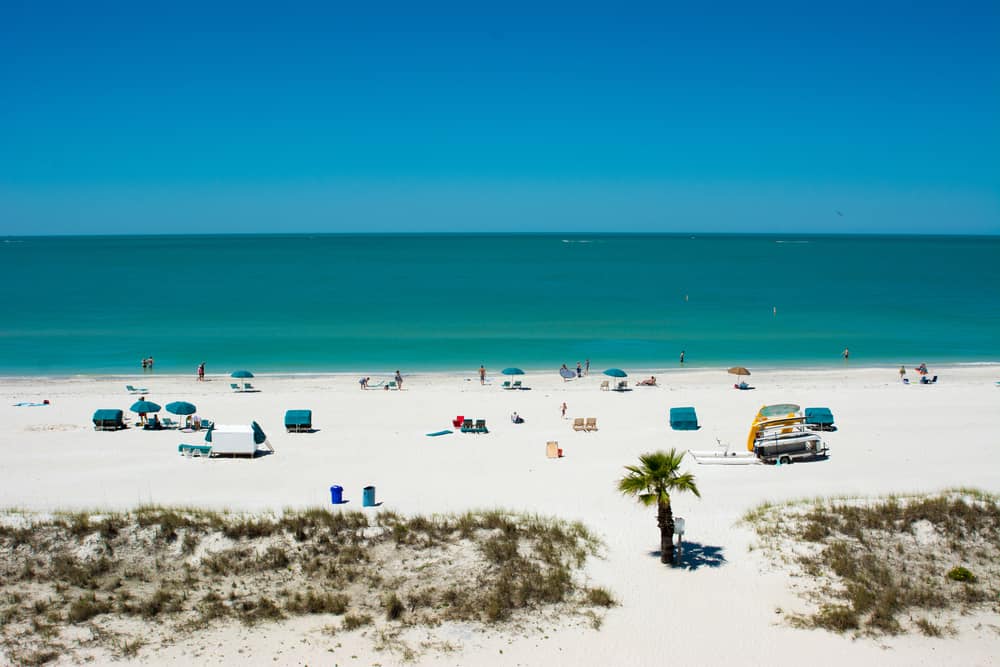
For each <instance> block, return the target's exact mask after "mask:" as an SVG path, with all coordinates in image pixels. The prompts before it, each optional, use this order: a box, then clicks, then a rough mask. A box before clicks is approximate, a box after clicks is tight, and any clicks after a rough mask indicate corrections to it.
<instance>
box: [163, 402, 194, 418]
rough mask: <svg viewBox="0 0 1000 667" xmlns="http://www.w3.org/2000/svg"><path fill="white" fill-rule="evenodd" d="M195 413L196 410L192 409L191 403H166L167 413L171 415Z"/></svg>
mask: <svg viewBox="0 0 1000 667" xmlns="http://www.w3.org/2000/svg"><path fill="white" fill-rule="evenodd" d="M197 411H198V408H196V407H194V404H193V403H188V402H187V401H174V402H173V403H167V412H169V413H170V414H172V415H193V414H194V413H195V412H197Z"/></svg>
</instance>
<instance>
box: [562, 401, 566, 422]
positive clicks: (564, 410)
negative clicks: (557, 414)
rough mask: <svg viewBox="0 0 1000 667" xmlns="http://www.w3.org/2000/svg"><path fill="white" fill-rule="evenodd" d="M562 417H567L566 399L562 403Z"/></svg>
mask: <svg viewBox="0 0 1000 667" xmlns="http://www.w3.org/2000/svg"><path fill="white" fill-rule="evenodd" d="M562 418H563V419H566V401H563V404H562Z"/></svg>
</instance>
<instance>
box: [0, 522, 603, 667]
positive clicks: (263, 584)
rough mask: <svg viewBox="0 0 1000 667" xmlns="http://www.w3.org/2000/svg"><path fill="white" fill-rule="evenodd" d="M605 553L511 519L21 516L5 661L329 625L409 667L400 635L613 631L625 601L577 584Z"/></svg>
mask: <svg viewBox="0 0 1000 667" xmlns="http://www.w3.org/2000/svg"><path fill="white" fill-rule="evenodd" d="M26 525H27V526H30V529H29V528H25V526H26ZM15 526H17V527H15ZM600 549H601V543H600V541H599V540H598V539H597V538H596V537H595V536H594V535H593V534H592V533H591V532H590V531H589V530H588V529H587V528H586V527H585V526H583V525H582V524H580V523H573V522H567V521H560V520H554V519H550V518H547V517H542V516H537V515H531V514H522V513H516V512H508V511H505V510H500V509H490V510H480V511H470V512H466V513H463V514H461V515H433V516H404V515H400V514H398V513H395V512H388V511H383V512H380V513H377V514H373V515H366V514H364V513H361V512H350V511H345V512H331V511H329V510H325V509H316V508H313V509H306V510H297V509H285V510H283V511H281V512H277V513H260V514H245V513H240V514H237V513H231V512H226V511H213V510H201V509H197V508H191V507H161V506H142V507H139V508H137V509H136V510H134V511H131V512H119V513H108V512H103V511H98V510H95V511H92V512H79V511H77V512H70V513H58V512H57V513H54V514H52V515H50V516H49V515H45V516H43V515H38V516H33V515H26V514H24V513H20V514H18V516H17V520H16V521H15V520H13V519H12V520H10V521H8V522H6V525H5V524H4V522H3V521H0V551H2V553H3V554H4V558H3V559H0V574H2V575H3V576H2V577H0V602H2V604H0V620H2V621H3V630H4V633H3V634H2V636H0V647H2V650H3V652H4V654H5V657H6V659H8V660H11V661H13V662H15V663H18V664H42V663H41V662H39V661H48V660H49V658H48V656H50V655H55V656H59V657H64V656H69V657H70V659H72V657H73V656H74V655H75V654H76V652H77V651H81V652H83V651H86V652H87V653H86V654H87V655H92V653H91V652H92V651H93V650H94V648H95V647H98V648H103V650H104V651H105V652H106V654H105V656H104V658H103V659H104V660H106V661H110V660H115V659H122V658H140V659H141V658H142V653H143V652H144V649H145V648H146V647H147V646H148V645H150V644H151V641H150V640H151V638H152V637H154V636H155V637H156V640H155V641H156V644H157V645H166V644H169V643H170V642H172V641H176V640H177V639H176V638H179V637H183V636H185V634H189V633H190V632H191V631H192V630H194V629H198V630H203V629H205V628H206V627H207V626H212V625H219V626H225V625H226V624H232V623H239V624H243V625H245V626H259V625H263V624H268V623H281V622H282V621H284V620H285V619H287V618H289V617H296V616H312V615H330V616H340V617H341V622H340V625H339V627H338V628H337V631H338V632H351V631H354V630H358V629H360V628H364V627H368V626H371V627H372V628H373V632H371V633H368V635H366V636H368V637H369V639H370V640H371V641H373V642H375V644H376V646H375V648H376V650H378V645H381V646H383V648H384V650H386V651H389V652H391V653H393V654H394V655H396V656H398V657H400V658H403V659H405V660H410V659H413V658H414V657H415V656H416V655H417V654H418V653H417V651H418V649H417V648H416V647H411V646H409V645H407V644H406V643H405V642H403V641H402V640H401V639H400V635H399V633H400V631H401V630H402V629H403V628H409V627H412V626H425V627H433V626H436V625H438V624H440V623H442V622H444V621H460V622H471V623H478V624H492V623H523V625H520V626H517V627H518V628H519V630H518V632H523V631H525V630H524V627H526V626H528V623H529V622H530V623H531V625H530V626H528V627H536V626H537V623H536V619H537V617H538V614H543V615H544V614H546V613H549V614H551V617H552V618H556V617H558V618H566V617H567V616H570V617H574V616H575V617H576V618H578V619H579V620H580V623H581V625H582V626H584V627H592V628H599V627H600V626H601V624H602V622H603V616H604V614H606V613H607V610H608V609H609V608H611V607H613V606H614V605H615V600H614V597H613V595H612V593H611V592H610V591H609V590H607V589H604V588H600V587H587V586H585V585H584V584H583V583H582V581H581V579H582V577H581V575H580V574H579V569H580V568H581V567H582V566H583V565H584V564H585V562H586V560H587V558H589V557H591V556H598V555H599V551H600ZM519 619H522V620H519ZM136 624H139V626H140V628H144V630H141V631H139V632H137V631H136ZM74 626H76V627H77V628H86V629H89V631H90V634H91V637H90V638H89V639H86V640H84V639H82V638H81V637H82V636H83V635H81V634H80V632H79V630H77V632H75V633H74V632H73V631H72V628H73V627H74ZM329 627H334V626H329ZM160 628H163V630H162V631H159V632H156V634H155V635H154V634H153V633H154V632H155V631H157V630H158V629H160ZM79 655H83V653H80V654H79Z"/></svg>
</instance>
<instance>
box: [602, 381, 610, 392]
mask: <svg viewBox="0 0 1000 667" xmlns="http://www.w3.org/2000/svg"><path fill="white" fill-rule="evenodd" d="M610 389H611V383H610V382H609V381H608V380H605V381H603V382H602V383H601V391H608V390H610Z"/></svg>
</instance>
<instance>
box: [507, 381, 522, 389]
mask: <svg viewBox="0 0 1000 667" xmlns="http://www.w3.org/2000/svg"><path fill="white" fill-rule="evenodd" d="M510 388H511V389H524V387H522V386H521V381H520V380H514V384H512V385H511V386H510Z"/></svg>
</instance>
